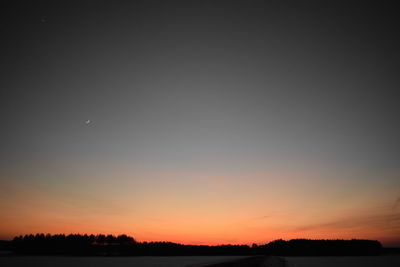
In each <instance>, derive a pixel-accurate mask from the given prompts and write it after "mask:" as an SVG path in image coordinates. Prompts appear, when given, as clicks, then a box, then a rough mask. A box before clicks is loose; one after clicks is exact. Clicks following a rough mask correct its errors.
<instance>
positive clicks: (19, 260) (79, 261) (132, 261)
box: [0, 256, 248, 267]
mask: <svg viewBox="0 0 400 267" xmlns="http://www.w3.org/2000/svg"><path fill="white" fill-rule="evenodd" d="M246 257H248V256H175V257H56V256H15V257H14V256H12V257H0V266H2V267H25V266H29V267H33V266H35V267H36V266H41V267H54V266H58V267H71V266H73V267H86V266H96V267H136V266H137V267H161V266H163V267H183V266H188V267H189V266H190V267H197V266H203V265H208V264H214V263H219V262H225V261H230V260H235V259H240V258H246Z"/></svg>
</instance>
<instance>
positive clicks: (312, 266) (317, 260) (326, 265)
mask: <svg viewBox="0 0 400 267" xmlns="http://www.w3.org/2000/svg"><path fill="white" fill-rule="evenodd" d="M285 260H286V263H287V264H286V265H288V266H289V267H399V266H400V255H387V256H367V257H285Z"/></svg>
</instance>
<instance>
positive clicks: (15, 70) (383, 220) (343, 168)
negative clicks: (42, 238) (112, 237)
mask: <svg viewBox="0 0 400 267" xmlns="http://www.w3.org/2000/svg"><path fill="white" fill-rule="evenodd" d="M132 2H133V3H127V1H125V2H119V3H116V1H75V2H74V1H65V2H63V1H48V2H43V1H23V2H21V1H2V3H1V24H0V30H1V36H2V41H1V44H0V46H1V50H0V55H1V60H0V70H1V78H0V123H1V129H2V130H1V131H0V239H9V238H12V237H13V236H15V235H20V234H27V233H36V232H44V233H106V234H108V233H111V234H121V233H125V234H129V235H132V236H133V237H135V238H136V239H137V240H139V241H145V240H146V241H154V240H157V241H160V240H166V241H173V242H183V243H194V244H221V243H253V242H255V243H265V242H268V241H271V240H274V239H278V238H284V239H290V238H303V237H305V238H366V239H378V240H380V241H382V242H383V244H384V245H400V139H399V137H400V120H399V114H400V104H399V103H400V98H399V93H398V90H399V84H400V83H399V82H400V75H399V69H400V66H399V62H400V52H399V47H400V39H399V36H400V35H399V26H400V23H399V21H400V20H399V16H398V13H399V11H400V10H398V9H397V8H395V7H394V6H391V5H390V4H388V3H384V2H382V1H375V2H374V3H372V4H370V3H367V1H359V2H358V3H356V2H352V1H329V2H324V3H320V2H323V1H305V2H303V1H296V2H293V3H290V2H286V1H241V2H238V1H190V0H188V1H181V2H172V1H162V2H154V1H143V2H141V1H132ZM88 120H90V122H89V123H88Z"/></svg>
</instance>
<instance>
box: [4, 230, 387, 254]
mask: <svg viewBox="0 0 400 267" xmlns="http://www.w3.org/2000/svg"><path fill="white" fill-rule="evenodd" d="M1 247H3V249H4V248H6V249H7V250H10V251H13V252H14V253H17V254H33V255H79V256H82V255H87V256H89V255H100V256H101V255H103V256H150V255H154V256H155V255H157V256H171V255H278V256H339V255H360V256H361V255H379V254H381V253H382V245H381V243H380V242H379V241H375V240H357V239H353V240H310V239H292V240H288V241H286V240H275V241H272V242H269V243H267V244H264V245H257V244H253V245H252V246H248V245H217V246H208V245H183V244H178V243H172V242H137V241H136V240H135V239H134V238H133V237H130V236H127V235H119V236H113V235H103V234H99V235H87V234H85V235H80V234H70V235H64V234H56V235H50V234H46V235H45V234H36V235H33V234H30V235H25V236H17V237H15V238H14V239H13V240H12V241H10V242H7V243H3V244H2V245H1V246H0V250H1Z"/></svg>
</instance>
